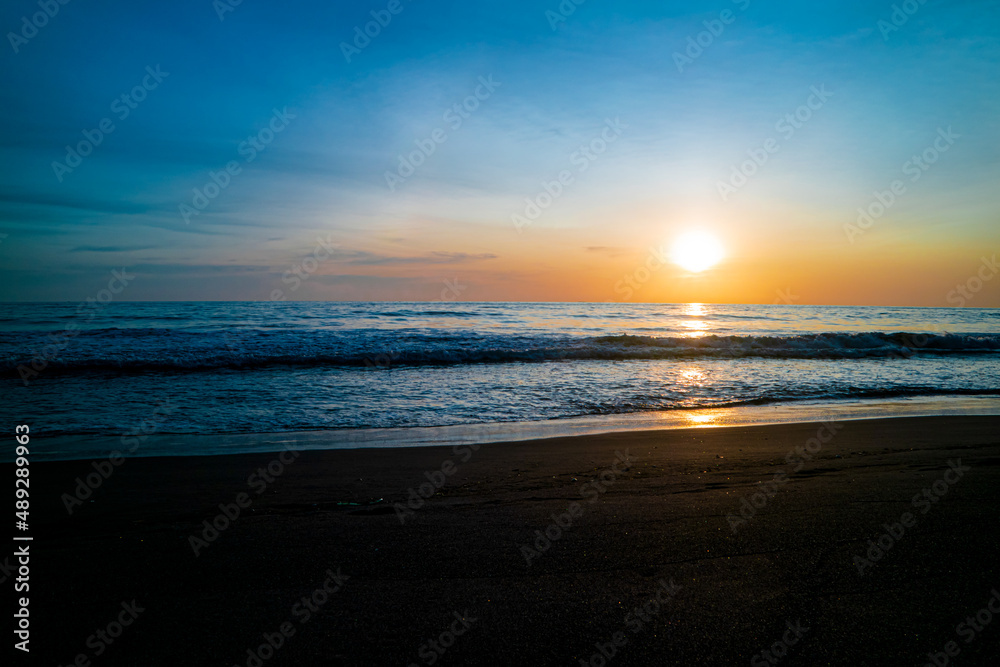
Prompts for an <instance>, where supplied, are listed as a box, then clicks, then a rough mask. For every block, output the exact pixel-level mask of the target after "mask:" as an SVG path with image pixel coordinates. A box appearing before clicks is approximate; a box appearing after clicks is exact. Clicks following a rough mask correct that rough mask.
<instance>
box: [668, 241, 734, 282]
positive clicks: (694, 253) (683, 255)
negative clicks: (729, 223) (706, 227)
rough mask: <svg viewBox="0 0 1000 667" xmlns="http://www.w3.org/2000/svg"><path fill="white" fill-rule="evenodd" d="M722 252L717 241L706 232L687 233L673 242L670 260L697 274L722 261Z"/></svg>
mask: <svg viewBox="0 0 1000 667" xmlns="http://www.w3.org/2000/svg"><path fill="white" fill-rule="evenodd" d="M722 255H723V250H722V244H721V243H719V240H718V239H716V238H715V237H714V236H712V235H711V234H709V233H708V232H687V233H685V234H682V235H681V236H679V237H678V238H677V240H676V241H674V245H673V248H672V250H671V252H670V258H671V259H672V260H673V262H674V264H677V265H678V266H680V267H682V268H684V269H687V270H688V271H691V272H692V273H699V272H701V271H704V270H705V269H708V268H711V267H713V266H715V265H716V264H717V263H718V262H719V260H720V259H722Z"/></svg>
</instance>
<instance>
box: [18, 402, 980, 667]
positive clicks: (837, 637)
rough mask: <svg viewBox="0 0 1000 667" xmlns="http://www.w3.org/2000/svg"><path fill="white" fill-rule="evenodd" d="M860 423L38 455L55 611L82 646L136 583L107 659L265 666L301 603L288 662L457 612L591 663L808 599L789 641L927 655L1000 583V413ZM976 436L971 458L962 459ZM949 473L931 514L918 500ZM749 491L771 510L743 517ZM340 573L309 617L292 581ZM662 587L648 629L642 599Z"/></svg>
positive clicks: (545, 653)
mask: <svg viewBox="0 0 1000 667" xmlns="http://www.w3.org/2000/svg"><path fill="white" fill-rule="evenodd" d="M837 424H838V426H839V428H835V429H832V430H831V429H830V428H829V426H828V427H827V429H826V430H825V431H824V430H822V429H823V428H824V427H823V425H822V424H820V423H815V422H813V423H802V424H782V425H768V426H749V427H748V426H737V427H730V428H709V429H705V428H701V429H676V430H670V429H663V430H655V431H639V432H622V433H611V434H601V435H589V436H577V437H563V438H552V439H546V440H535V441H521V442H509V443H503V444H485V445H481V446H479V447H477V448H475V449H473V448H469V447H465V448H463V447H458V448H457V449H455V448H452V447H449V446H435V447H410V448H395V449H390V448H370V449H363V450H362V449H353V450H348V449H341V450H315V451H302V452H299V453H298V454H297V455H296V456H295V457H294V458H293V459H289V457H290V456H291V454H288V455H287V456H286V457H285V462H284V463H281V464H280V465H279V464H278V463H276V462H278V461H280V459H279V457H278V456H277V455H275V454H273V453H264V452H261V453H244V454H236V455H231V456H216V457H201V456H191V457H176V456H173V457H162V458H135V459H128V460H126V461H125V462H124V463H122V465H121V466H120V467H118V468H116V469H114V471H113V472H112V474H111V475H110V476H109V477H107V478H106V479H103V481H102V482H101V483H100V484H99V485H98V487H97V488H96V489H93V493H92V495H91V496H90V497H88V498H86V499H85V502H82V503H81V504H80V505H74V506H73V508H72V509H73V512H72V514H69V513H68V511H67V509H66V507H65V506H64V503H63V501H62V499H63V498H64V494H67V493H68V494H72V493H73V489H74V486H75V485H76V484H77V481H78V480H82V479H84V478H86V476H87V475H88V474H90V473H93V472H94V468H93V467H92V463H91V462H90V461H57V462H39V463H37V464H33V466H34V468H33V473H32V475H33V477H32V482H33V484H32V498H33V505H32V509H33V517H34V520H35V524H36V525H35V528H34V529H35V530H36V535H37V537H36V541H35V542H34V543H33V547H32V548H33V549H34V550H35V551H34V552H33V553H34V554H35V558H34V559H33V560H32V566H33V569H35V568H37V570H36V571H37V572H38V578H37V579H35V578H33V579H32V584H33V586H32V593H33V603H32V604H33V607H32V613H33V614H35V613H36V610H37V616H34V619H35V620H34V621H33V623H34V624H35V625H34V626H33V627H35V628H36V633H37V634H34V633H33V636H34V638H36V639H37V640H38V647H39V653H41V654H42V655H44V656H46V657H51V658H52V659H53V660H55V661H57V662H58V664H68V663H70V662H72V660H73V659H74V657H75V656H76V655H77V654H79V653H88V649H87V645H86V640H87V638H88V636H90V635H91V634H92V633H93V632H94V630H95V628H98V627H103V625H105V624H106V623H107V621H109V620H111V619H112V618H113V617H114V616H113V615H112V613H113V612H114V611H115V609H116V608H117V609H119V610H120V609H121V606H120V605H121V603H122V602H123V601H125V602H131V601H132V600H133V599H134V600H136V601H138V604H139V605H140V606H142V607H143V608H144V609H146V610H147V611H145V612H143V615H142V616H140V618H139V619H138V620H137V621H136V623H138V624H142V625H143V626H144V627H143V629H142V631H141V632H140V631H138V630H137V631H130V630H126V632H125V634H124V635H123V636H122V638H121V640H120V641H118V642H116V643H115V645H114V646H110V647H108V649H107V652H106V653H105V654H104V655H102V656H101V658H100V660H101V662H102V664H134V663H135V661H136V660H137V659H138V658H142V659H143V660H142V661H143V662H144V664H205V663H206V662H207V661H211V662H213V663H219V664H227V665H246V664H247V661H248V660H249V657H248V651H256V650H257V649H258V648H259V646H260V645H261V644H262V642H264V641H265V640H264V637H265V635H267V634H271V635H272V636H273V633H274V632H275V631H276V630H277V629H278V628H280V627H282V624H283V623H285V622H288V623H291V626H290V627H291V629H294V630H295V633H294V634H293V635H292V636H288V637H286V641H284V642H283V645H282V647H281V648H280V650H279V651H278V653H279V654H280V655H278V656H276V657H275V659H274V660H273V661H264V664H266V665H271V664H292V663H294V662H296V661H301V662H302V664H316V663H317V662H318V661H320V662H322V663H323V664H344V665H348V664H350V665H354V664H359V665H360V664H388V663H396V664H411V663H415V664H427V663H426V662H424V661H423V660H421V658H420V656H419V650H420V647H421V646H422V645H426V644H427V642H428V641H429V640H435V639H436V638H438V637H439V636H440V635H441V634H442V633H443V632H446V631H448V629H449V627H450V626H451V624H452V623H458V622H459V621H457V620H456V618H458V619H465V620H466V621H468V623H469V626H468V627H466V626H464V625H461V624H459V625H458V626H456V627H458V628H465V629H466V630H467V631H468V632H469V637H468V638H466V637H456V638H454V639H455V642H454V645H453V646H452V647H451V648H449V649H448V651H447V654H446V655H443V656H442V662H441V663H440V664H493V663H495V662H496V658H497V656H502V655H508V654H511V653H513V654H515V655H518V656H521V659H523V660H527V661H528V663H530V664H578V661H579V660H581V659H582V660H589V659H590V656H592V655H593V654H594V653H595V652H596V651H598V648H596V646H597V645H598V644H601V645H607V642H609V641H611V639H612V637H614V636H615V633H618V632H623V633H625V634H624V635H623V636H624V637H625V639H626V640H627V641H626V642H625V643H624V644H622V645H620V646H618V647H617V654H616V656H615V658H614V661H615V664H622V665H632V664H635V665H641V664H653V663H651V662H650V661H653V660H655V661H658V662H656V664H664V662H666V664H736V663H740V662H750V661H751V659H752V658H753V656H755V655H757V654H759V653H760V651H762V650H766V649H767V648H768V647H769V646H771V645H772V643H773V642H775V641H778V640H780V639H781V637H782V633H783V632H784V630H785V629H787V628H786V624H787V623H789V622H790V623H792V624H795V623H797V622H799V621H801V623H802V627H803V628H805V627H808V628H809V630H808V631H803V632H804V634H803V636H802V638H801V641H800V642H799V643H798V644H797V645H796V646H795V648H794V650H793V651H790V653H789V655H788V656H787V658H785V659H783V661H782V664H783V665H785V664H787V665H799V664H818V663H819V662H821V661H822V662H826V661H832V662H834V663H836V664H846V663H849V664H896V663H898V662H899V661H901V660H902V661H906V662H908V663H913V662H922V661H924V660H925V659H926V655H927V653H928V652H930V651H940V650H942V648H941V647H943V646H944V645H945V643H946V642H947V641H949V640H951V639H954V635H955V632H954V628H955V624H956V623H957V622H958V620H960V619H961V618H963V617H964V616H965V615H966V614H968V613H973V614H974V613H975V612H976V611H977V610H978V609H979V608H980V607H982V606H983V604H984V603H985V601H986V600H987V599H988V598H989V597H990V590H991V589H992V588H994V587H997V585H998V583H1000V567H998V566H997V564H996V559H995V554H996V551H997V547H998V545H1000V531H998V530H997V527H996V526H997V523H998V522H1000V436H998V434H1000V417H931V418H902V419H896V418H891V419H881V420H857V421H846V422H839V423H837ZM622 454H624V455H626V456H627V457H628V458H629V464H628V465H627V466H625V465H623V464H622V463H621V461H622V460H623V459H622V456H621V455H622ZM806 457H808V458H806ZM956 459H960V460H961V465H962V466H966V467H968V468H969V470H968V472H965V473H964V475H963V476H962V477H961V478H960V479H958V480H955V479H953V478H952V477H945V475H946V474H948V470H949V469H950V464H949V461H954V460H956ZM800 464H801V465H800ZM3 465H9V464H3ZM953 467H954V466H951V468H953ZM269 468H271V470H272V473H273V474H272V475H270V476H269V477H267V476H265V474H266V471H267V470H268V469H269ZM796 468H797V469H796ZM261 471H264V472H263V473H262V472H261ZM779 472H783V473H784V474H785V477H786V481H785V482H777V481H776V480H777V479H778V477H777V474H778V473H779ZM268 479H270V481H268ZM942 479H944V480H946V481H949V483H948V486H947V489H946V492H945V493H943V494H939V495H938V496H937V499H936V500H935V501H934V503H933V504H932V505H930V508H929V509H928V511H927V512H926V513H921V511H920V509H921V508H919V507H917V506H915V505H914V504H913V502H911V499H913V498H914V496H915V495H919V494H920V493H921V492H922V490H924V489H932V490H933V489H935V488H937V487H935V486H934V485H935V483H937V482H938V481H939V480H942ZM438 481H440V482H442V483H441V484H440V486H438V485H437V482H438ZM595 484H596V485H595ZM427 485H430V486H427ZM769 485H771V486H775V489H774V493H773V494H770V493H769V492H768V487H769ZM939 486H940V484H939ZM424 492H428V493H427V494H425V493H424ZM934 493H935V494H936V491H934ZM240 494H244V495H245V496H247V498H246V499H245V500H248V501H249V502H248V503H246V506H242V504H241V495H240ZM760 494H763V495H760ZM424 495H426V496H427V497H423V496H424ZM743 501H746V503H748V504H749V506H750V507H752V508H753V513H752V514H751V515H750V516H749V518H746V517H744V518H745V523H744V524H741V525H740V526H739V527H738V528H736V529H735V530H734V529H733V528H732V527H731V525H730V522H729V521H728V518H727V517H729V516H740V515H741V512H747V510H746V507H747V504H745V503H744V502H743ZM574 503H576V504H577V505H579V507H575V506H574ZM758 505H759V506H758ZM236 507H239V515H238V516H236V517H235V518H232V519H229V520H228V521H227V520H226V519H225V518H221V519H220V517H221V516H222V513H223V512H226V511H228V512H231V513H235V512H236V510H235V508H236ZM398 507H403V508H404V511H403V512H400V511H398ZM906 511H909V512H911V513H913V514H914V515H915V516H916V517H917V519H916V522H915V525H913V526H907V527H905V534H904V535H902V536H900V537H899V538H898V539H897V540H895V541H894V544H893V545H892V546H890V547H889V548H888V549H887V550H886V551H885V552H884V553H883V555H882V556H880V557H879V559H878V561H877V562H875V563H874V566H873V567H872V568H870V569H866V571H865V572H864V574H859V572H858V567H857V565H856V562H855V558H856V557H858V556H862V557H864V556H865V554H866V549H868V548H869V543H868V541H869V540H875V541H877V540H879V539H881V538H880V536H881V535H882V534H883V533H885V531H886V529H885V528H884V527H883V526H885V525H889V526H890V527H893V526H894V525H895V523H899V522H900V521H901V516H902V515H903V513H904V512H906ZM567 516H568V517H570V518H567ZM206 522H208V524H214V525H216V526H218V529H217V530H216V531H215V532H216V533H217V534H215V536H214V537H213V535H212V533H211V531H210V530H208V528H207V526H206ZM553 526H554V527H553ZM893 530H896V529H895V528H893ZM540 534H541V535H547V536H548V537H547V538H545V539H540V538H539V535H540ZM200 542H204V544H201V543H200ZM526 548H527V549H528V550H529V553H528V554H526V552H525V549H526ZM532 552H534V553H532ZM529 555H530V558H529V557H528V556H529ZM34 573H35V572H33V574H34ZM36 581H37V582H38V590H37V591H36V590H35V585H34V584H35V582H36ZM327 584H329V588H330V590H331V591H332V589H333V588H337V590H336V592H330V593H329V594H328V595H325V596H322V597H324V598H326V597H328V600H326V601H325V602H324V604H323V605H318V606H317V610H316V611H315V612H312V613H311V616H310V619H309V620H308V622H306V623H303V622H301V621H302V618H301V617H300V616H297V615H296V614H295V612H294V611H293V610H294V609H295V605H296V604H297V603H298V602H300V601H301V600H302V599H303V597H307V598H308V596H310V595H312V594H313V593H314V592H315V591H317V590H320V589H322V588H323V587H324V586H325V585H327ZM657 591H666V592H668V594H667V595H666V596H664V597H663V600H662V603H661V607H658V609H659V611H658V612H657V613H656V614H652V613H650V614H648V615H647V617H648V618H647V620H644V621H642V622H641V623H640V624H639V625H640V626H641V627H638V631H636V632H634V631H633V630H634V629H635V628H636V625H635V622H636V618H637V617H636V616H634V615H633V616H632V618H631V622H629V621H628V620H627V619H628V615H629V614H630V613H631V612H632V611H633V610H635V609H637V608H641V606H642V605H645V604H647V603H648V604H652V603H651V600H653V599H655V596H656V594H657ZM67 596H69V598H68V600H69V604H67V601H68V600H67ZM455 614H458V617H456V616H455ZM471 619H475V620H471ZM997 632H1000V628H993V627H989V628H987V629H986V630H985V631H984V632H983V633H982V636H981V637H979V638H977V640H976V642H975V643H973V644H970V645H968V646H966V645H965V644H964V643H962V644H961V649H962V656H963V663H966V662H968V664H984V663H983V661H984V660H985V659H986V656H989V655H993V651H995V648H996V646H997V642H998V641H1000V640H998V639H997V638H998V637H1000V634H996V633H997ZM178 636H183V637H184V641H182V642H180V641H176V637H178ZM473 637H474V639H473ZM33 648H34V647H33ZM33 652H34V651H33ZM90 656H91V657H94V656H93V652H92V651H91V652H90ZM151 656H152V657H153V658H151ZM156 658H160V659H161V662H159V663H157V662H156ZM977 659H978V660H979V662H978V663H977V662H976V660H977ZM525 664H527V663H525Z"/></svg>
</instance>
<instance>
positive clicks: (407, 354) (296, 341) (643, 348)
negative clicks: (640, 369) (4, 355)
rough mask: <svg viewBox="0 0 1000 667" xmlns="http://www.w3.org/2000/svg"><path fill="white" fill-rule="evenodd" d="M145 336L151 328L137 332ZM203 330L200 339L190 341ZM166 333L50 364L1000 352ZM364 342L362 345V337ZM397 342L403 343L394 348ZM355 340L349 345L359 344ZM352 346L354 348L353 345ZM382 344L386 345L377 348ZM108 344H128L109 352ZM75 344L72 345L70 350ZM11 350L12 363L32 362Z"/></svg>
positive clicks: (865, 337) (994, 344) (905, 344)
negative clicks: (173, 335)
mask: <svg viewBox="0 0 1000 667" xmlns="http://www.w3.org/2000/svg"><path fill="white" fill-rule="evenodd" d="M136 334H138V335H137V336H136V337H137V338H139V337H143V338H145V337H146V335H148V332H142V333H140V332H133V333H131V334H130V335H136ZM193 338H196V339H197V342H198V345H196V346H192V345H191V343H192V342H195V341H194V340H192V339H193ZM182 340H183V342H181V341H180V340H175V339H173V338H171V337H164V338H163V340H161V341H157V343H158V344H157V345H156V346H153V347H151V348H149V347H147V346H145V345H143V346H136V347H134V348H133V349H129V346H124V347H123V346H120V345H118V346H108V345H100V346H95V345H89V346H86V347H87V348H92V349H93V348H96V349H99V350H100V351H101V352H95V353H93V354H89V355H88V354H86V353H84V352H83V351H82V350H80V351H76V356H69V355H61V354H60V355H57V356H56V357H55V358H52V359H48V360H46V364H45V366H46V369H56V370H62V371H67V372H72V371H110V372H146V371H177V372H181V371H199V370H212V369H227V368H230V369H237V368H242V369H247V368H261V369H262V368H268V367H280V366H298V367H315V366H331V367H361V368H373V369H379V368H390V367H399V366H435V365H439V366H446V365H461V364H504V363H542V362H558V361H588V360H593V361H633V360H657V359H697V358H711V359H738V358H763V359H869V358H886V359H904V360H905V359H909V358H912V357H921V356H928V355H984V354H985V355H990V354H997V353H998V352H1000V336H998V335H996V334H984V335H958V334H917V333H904V332H901V333H880V332H868V333H819V334H810V335H796V336H784V337H782V336H718V335H711V336H702V337H655V336H636V335H632V334H621V335H613V336H599V337H581V338H571V337H532V336H506V337H500V336H493V337H483V336H468V337H463V336H460V335H459V336H456V335H454V334H451V335H445V336H428V337H421V338H419V339H417V340H414V338H413V337H412V336H406V335H403V336H399V337H398V338H395V339H394V338H386V339H384V340H382V341H379V342H375V341H371V340H368V341H365V342H362V341H359V340H353V341H352V340H351V339H349V338H345V337H341V336H338V337H337V338H335V339H329V340H328V341H327V342H328V343H330V345H329V347H328V348H327V349H323V345H322V343H317V341H316V340H315V339H312V338H308V337H303V338H293V339H279V340H275V337H274V336H267V337H262V338H248V339H246V340H239V339H234V338H232V337H228V336H227V335H226V334H219V333H202V334H199V335H198V336H196V337H195V336H192V335H191V334H190V332H188V333H186V334H185V336H183V337H182ZM362 345H363V346H365V348H366V349H364V350H360V349H356V348H357V347H359V346H362ZM394 345H399V346H398V347H394ZM352 347H353V348H355V349H351V348H352ZM345 348H347V349H345ZM378 348H381V349H378ZM108 349H118V350H122V351H120V352H118V353H115V354H113V355H108V356H105V355H104V354H103V352H104V351H106V350H108ZM70 352H73V350H70ZM31 361H32V360H31V359H30V358H28V359H19V358H16V357H9V358H8V359H6V360H5V361H3V362H2V368H3V370H4V371H5V372H16V371H17V369H18V367H19V366H24V365H30V364H31Z"/></svg>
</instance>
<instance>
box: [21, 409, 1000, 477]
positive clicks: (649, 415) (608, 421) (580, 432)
mask: <svg viewBox="0 0 1000 667" xmlns="http://www.w3.org/2000/svg"><path fill="white" fill-rule="evenodd" d="M997 415H1000V397H997V396H992V395H988V396H961V395H960V396H919V397H911V398H904V399H900V398H894V399H854V400H847V399H841V400H837V401H812V400H805V401H788V402H783V403H769V404H766V405H759V406H758V405H744V406H735V407H721V408H696V409H676V410H663V411H655V412H638V413H627V414H612V415H587V416H580V417H567V418H561V419H550V420H545V421H534V422H491V423H483V424H457V425H443V426H415V427H403V428H376V429H330V430H312V431H309V430H306V431H274V432H247V433H220V434H211V433H209V434H200V433H199V434H193V433H190V434H189V433H173V434H167V433H156V432H155V431H154V432H152V433H150V434H149V435H146V436H141V435H140V436H138V438H139V439H140V440H141V443H139V444H136V438H137V436H136V435H135V433H136V432H137V429H133V432H130V433H129V434H128V435H127V436H122V435H92V434H86V435H54V436H45V435H44V434H43V433H37V434H35V435H34V437H33V439H34V442H35V455H36V456H38V457H40V458H38V459H37V460H44V461H73V460H85V459H94V458H107V457H109V456H110V455H111V454H112V453H113V452H115V451H119V452H121V453H122V454H123V455H124V457H125V458H151V457H162V456H182V457H183V456H225V455H229V454H242V453H248V454H250V453H266V452H275V451H280V450H281V449H282V448H287V447H292V448H295V449H299V450H303V451H306V450H309V451H312V450H321V451H322V450H336V449H385V448H389V449H394V448H410V447H427V446H434V445H451V446H461V445H473V444H491V443H501V442H524V441H528V440H549V439H552V438H565V437H577V436H588V435H604V434H612V433H630V432H636V433H638V432H643V431H655V430H680V429H686V428H728V427H734V426H768V425H778V424H801V423H809V422H813V421H820V420H825V419H837V420H852V421H858V420H869V419H900V418H913V417H942V416H997ZM126 440H127V442H126ZM81 443H84V444H83V445H82V446H81ZM128 444H132V445H133V447H134V450H132V448H130V447H128V446H127V445H128ZM4 462H7V461H4Z"/></svg>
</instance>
